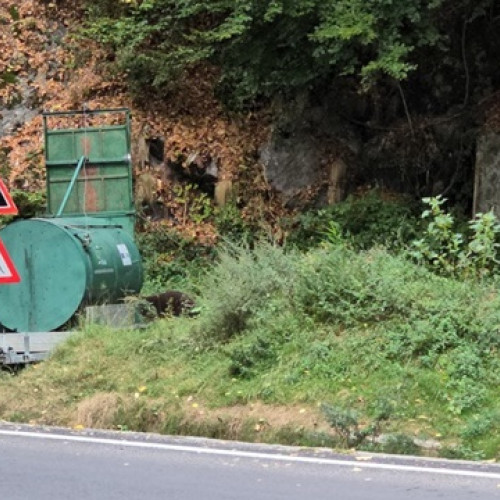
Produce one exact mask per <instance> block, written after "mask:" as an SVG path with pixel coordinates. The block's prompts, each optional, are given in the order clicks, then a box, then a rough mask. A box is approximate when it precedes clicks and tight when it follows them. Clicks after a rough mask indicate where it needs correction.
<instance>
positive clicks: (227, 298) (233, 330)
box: [198, 244, 295, 341]
mask: <svg viewBox="0 0 500 500" xmlns="http://www.w3.org/2000/svg"><path fill="white" fill-rule="evenodd" d="M294 268H295V256H294V254H293V253H289V254H286V253H285V252H284V251H283V249H282V248H279V247H275V246H272V245H270V244H259V245H257V246H256V247H255V249H254V251H252V252H251V251H250V250H248V249H247V248H245V247H241V246H239V247H238V246H234V245H231V244H226V245H224V246H223V247H222V248H221V249H220V250H219V253H218V263H217V265H216V266H215V267H214V268H213V270H212V272H211V273H210V274H207V275H206V276H205V277H204V278H203V279H202V281H201V283H200V287H199V288H200V299H199V302H200V305H201V308H202V316H201V318H200V325H199V330H198V333H199V334H201V335H202V337H203V338H205V339H207V340H216V341H226V340H228V339H229V338H231V337H233V336H234V335H237V334H239V333H241V332H242V331H243V330H245V328H246V327H247V325H248V321H249V320H250V318H251V317H252V316H253V315H255V314H257V312H258V311H259V310H261V309H263V308H265V307H267V306H269V305H270V304H271V302H272V298H273V296H274V294H279V293H280V292H281V293H282V294H285V295H287V294H288V293H289V291H290V290H291V288H292V285H293V278H294V274H295V271H294Z"/></svg>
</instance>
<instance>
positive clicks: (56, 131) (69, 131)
mask: <svg viewBox="0 0 500 500" xmlns="http://www.w3.org/2000/svg"><path fill="white" fill-rule="evenodd" d="M125 128H126V125H125V124H118V125H101V126H99V127H76V128H52V129H47V135H51V136H54V135H67V134H72V133H74V132H79V133H83V132H85V131H90V132H91V133H94V134H95V133H97V130H104V131H105V132H109V131H112V130H125Z"/></svg>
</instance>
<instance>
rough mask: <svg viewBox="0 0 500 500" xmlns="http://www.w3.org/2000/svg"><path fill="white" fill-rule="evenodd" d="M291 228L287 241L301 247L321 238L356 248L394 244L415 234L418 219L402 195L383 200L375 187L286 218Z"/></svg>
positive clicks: (304, 247)
mask: <svg viewBox="0 0 500 500" xmlns="http://www.w3.org/2000/svg"><path fill="white" fill-rule="evenodd" d="M284 225H285V229H286V230H287V231H289V232H290V236H289V237H288V239H287V244H288V245H290V246H293V247H297V248H299V249H301V250H307V249H308V248H311V247H314V246H318V245H319V244H320V243H322V242H325V241H327V242H330V243H332V242H333V241H336V242H338V243H340V242H341V240H344V241H345V242H346V243H348V244H350V245H352V246H353V247H354V248H357V249H368V248H370V247H372V246H376V245H384V246H386V247H388V248H397V247H400V246H402V245H403V244H405V243H408V242H409V241H410V240H411V239H413V238H415V235H416V234H418V231H419V228H418V220H417V218H416V217H415V215H414V208H413V206H412V204H411V203H409V202H406V201H405V200H403V199H391V200H384V199H383V198H382V196H381V195H380V193H378V192H377V191H376V190H374V191H370V192H369V193H367V194H366V195H365V196H363V197H354V196H350V197H349V198H348V199H347V200H346V201H343V202H341V203H338V204H336V205H332V206H330V207H328V208H323V209H320V210H316V211H309V212H304V213H302V214H300V215H299V216H298V217H297V218H296V219H295V220H293V221H285V224H284Z"/></svg>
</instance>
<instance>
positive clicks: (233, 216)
mask: <svg viewBox="0 0 500 500" xmlns="http://www.w3.org/2000/svg"><path fill="white" fill-rule="evenodd" d="M214 224H215V228H216V229H217V232H218V233H219V236H221V237H222V238H223V239H224V240H227V241H230V242H232V243H235V244H243V245H244V244H251V243H252V242H253V240H254V234H253V231H252V229H251V228H250V227H249V225H248V224H247V223H246V222H245V221H244V220H243V218H242V217H241V212H240V210H239V209H238V207H237V206H236V205H235V204H234V203H226V204H225V205H224V206H222V207H218V208H216V210H215V214H214Z"/></svg>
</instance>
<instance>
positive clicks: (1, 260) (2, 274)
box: [0, 240, 21, 285]
mask: <svg viewBox="0 0 500 500" xmlns="http://www.w3.org/2000/svg"><path fill="white" fill-rule="evenodd" d="M20 281H21V278H20V276H19V274H18V272H17V270H16V268H15V267H14V263H13V262H12V259H11V258H10V255H9V254H8V252H7V249H6V248H5V246H4V244H3V243H2V240H0V285H2V284H4V283H19V282H20Z"/></svg>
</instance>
